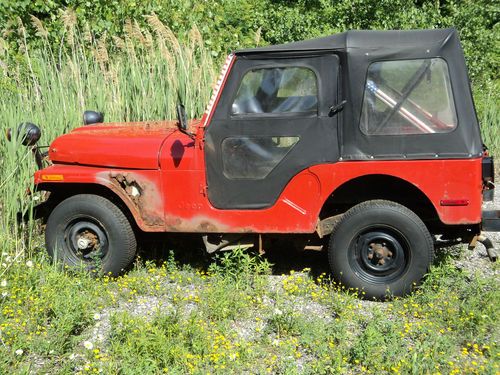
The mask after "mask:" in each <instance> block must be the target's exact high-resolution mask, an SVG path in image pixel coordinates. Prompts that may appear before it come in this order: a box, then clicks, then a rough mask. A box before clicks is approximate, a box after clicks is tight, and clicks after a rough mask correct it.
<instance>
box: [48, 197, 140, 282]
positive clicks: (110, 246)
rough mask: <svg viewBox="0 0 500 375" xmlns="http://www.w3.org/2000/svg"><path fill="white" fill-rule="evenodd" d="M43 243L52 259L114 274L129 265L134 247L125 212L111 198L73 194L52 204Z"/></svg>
mask: <svg viewBox="0 0 500 375" xmlns="http://www.w3.org/2000/svg"><path fill="white" fill-rule="evenodd" d="M45 242H46V245H47V251H48V253H49V255H50V256H51V258H52V259H53V260H54V261H59V262H62V263H63V264H65V265H67V266H69V267H84V268H86V269H88V270H92V271H95V272H98V273H102V274H111V275H113V276H117V275H119V274H120V273H121V272H122V271H123V270H124V269H125V268H127V267H128V266H129V265H130V263H131V262H132V260H133V258H134V256H135V253H136V248H137V242H136V239H135V234H134V231H133V229H132V227H131V225H130V222H129V221H128V219H127V217H126V216H125V215H124V213H123V212H122V211H121V210H120V209H119V208H118V207H117V206H116V205H115V204H114V203H112V202H111V201H110V200H108V199H106V198H104V197H101V196H98V195H92V194H79V195H75V196H72V197H70V198H67V199H65V200H64V201H62V202H61V203H59V204H58V205H57V206H56V207H55V209H54V211H52V213H51V214H50V216H49V219H48V221H47V227H46V229H45Z"/></svg>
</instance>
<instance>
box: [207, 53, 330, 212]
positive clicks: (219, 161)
mask: <svg viewBox="0 0 500 375" xmlns="http://www.w3.org/2000/svg"><path fill="white" fill-rule="evenodd" d="M296 67H299V68H304V69H307V70H308V71H312V72H314V75H315V76H316V85H317V95H311V92H312V90H313V87H312V83H307V82H303V81H302V79H303V77H305V76H307V79H310V74H309V73H307V74H302V73H301V71H300V69H299V70H297V69H295V68H296ZM273 68H276V69H273ZM259 69H262V70H261V71H259ZM248 72H250V74H251V75H252V76H250V78H248V77H249V76H247V78H246V79H247V81H248V82H250V83H248V84H247V83H245V84H244V85H246V86H245V87H243V90H246V91H248V92H245V93H244V95H243V94H241V90H242V88H241V87H242V86H241V83H242V80H245V78H244V77H245V75H246V74H247V73H248ZM302 72H303V71H302ZM301 74H302V75H301ZM314 75H313V76H314ZM269 77H271V78H269ZM252 80H253V81H252ZM264 80H267V81H265V82H264ZM337 81H338V59H337V57H336V56H335V55H323V56H314V57H308V58H303V57H302V58H300V59H276V60H269V59H266V60H255V59H252V60H245V59H238V60H237V61H236V63H235V66H234V67H233V69H232V71H231V73H230V77H229V79H228V84H226V87H225V88H224V91H223V92H222V96H221V99H220V101H219V105H218V106H217V108H216V111H215V113H214V116H213V119H212V121H211V123H210V124H209V126H208V128H207V129H206V138H205V145H206V147H205V156H206V165H207V183H208V197H209V199H210V202H211V203H212V204H213V205H214V206H215V207H217V208H222V209H255V208H265V207H270V206H272V205H273V204H274V203H275V202H276V200H277V198H278V197H279V195H280V194H281V192H282V191H283V189H284V188H285V186H286V185H287V183H288V182H289V181H290V179H292V178H293V176H295V175H296V174H297V173H299V172H300V171H301V170H303V169H305V168H307V167H309V166H311V165H313V164H318V163H324V162H335V161H337V160H338V158H339V149H338V138H337V117H336V116H334V117H328V111H329V108H330V107H331V105H332V103H336V102H337V87H338V86H337V83H338V82H337ZM259 85H260V86H259ZM273 85H274V86H273ZM261 86H262V87H261ZM277 86H279V87H277ZM313 94H314V93H313ZM266 111H267V112H266ZM304 193H307V192H304Z"/></svg>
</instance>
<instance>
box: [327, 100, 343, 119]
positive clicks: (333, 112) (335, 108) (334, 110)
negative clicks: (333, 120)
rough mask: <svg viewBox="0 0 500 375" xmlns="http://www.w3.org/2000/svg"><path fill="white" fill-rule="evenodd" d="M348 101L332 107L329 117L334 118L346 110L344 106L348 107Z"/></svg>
mask: <svg viewBox="0 0 500 375" xmlns="http://www.w3.org/2000/svg"><path fill="white" fill-rule="evenodd" d="M346 103H347V100H342V101H341V102H340V103H339V104H336V105H332V106H331V107H330V111H329V112H328V117H333V116H335V115H336V114H337V113H339V112H340V111H342V110H343V109H344V106H345V105H346Z"/></svg>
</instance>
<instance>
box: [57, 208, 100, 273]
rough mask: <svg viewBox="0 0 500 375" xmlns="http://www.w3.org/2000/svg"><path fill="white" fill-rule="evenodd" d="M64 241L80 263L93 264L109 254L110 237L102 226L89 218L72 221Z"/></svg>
mask: <svg viewBox="0 0 500 375" xmlns="http://www.w3.org/2000/svg"><path fill="white" fill-rule="evenodd" d="M64 241H65V243H66V246H67V247H68V249H69V250H70V252H71V254H72V255H73V256H74V257H76V259H78V260H80V261H84V262H86V263H93V262H95V261H96V260H97V259H102V258H104V257H105V256H106V254H107V252H108V236H107V233H106V230H105V229H104V228H103V227H102V225H101V224H100V223H99V222H97V221H96V220H93V219H92V218H88V217H80V218H77V219H74V220H72V221H71V222H70V223H69V224H68V225H67V226H66V228H65V230H64Z"/></svg>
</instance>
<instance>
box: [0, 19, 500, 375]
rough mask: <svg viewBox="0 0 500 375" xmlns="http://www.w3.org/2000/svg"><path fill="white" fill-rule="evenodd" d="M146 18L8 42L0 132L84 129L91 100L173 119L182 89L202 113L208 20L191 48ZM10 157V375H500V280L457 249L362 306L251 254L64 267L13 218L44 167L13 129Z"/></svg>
mask: <svg viewBox="0 0 500 375" xmlns="http://www.w3.org/2000/svg"><path fill="white" fill-rule="evenodd" d="M149 22H150V26H151V27H150V29H148V30H139V29H138V28H137V27H135V26H133V25H129V26H130V27H129V28H128V29H129V31H128V34H127V37H126V38H125V39H123V40H121V39H113V40H105V39H101V40H94V39H92V36H90V35H87V34H86V33H85V31H84V30H77V29H75V28H74V27H73V26H71V25H69V26H68V30H67V34H66V37H65V42H64V45H63V46H61V49H60V50H53V49H50V48H49V47H48V43H44V44H43V45H44V46H45V47H43V48H41V49H39V50H29V49H27V47H26V46H23V45H21V49H20V51H11V50H5V49H2V47H1V46H0V62H8V64H7V66H4V65H1V64H0V128H1V131H2V133H3V132H4V131H5V130H6V129H7V128H9V127H10V128H16V127H17V124H18V123H19V122H21V121H27V120H29V121H32V122H35V123H37V124H39V125H40V126H41V127H42V130H43V137H42V140H41V141H40V144H42V145H43V144H45V145H46V144H48V143H49V142H50V141H51V140H52V139H54V138H55V137H56V136H58V135H60V134H62V133H64V132H67V131H68V130H70V129H72V128H74V127H76V126H78V125H80V124H81V115H82V113H83V111H84V109H97V110H101V111H103V112H105V115H106V120H110V121H121V120H126V121H133V120H154V119H165V118H173V117H174V116H175V113H174V108H175V105H176V103H177V99H178V94H177V92H180V95H181V96H182V98H183V100H184V102H185V104H186V106H187V110H188V115H189V116H190V117H197V116H200V115H201V114H202V112H203V111H204V109H205V105H206V103H207V102H208V100H209V95H210V91H211V85H212V84H213V83H214V80H215V76H216V74H217V72H216V70H217V69H216V66H217V65H218V62H217V61H214V60H213V58H212V57H211V55H210V54H209V53H207V51H208V50H207V49H205V47H204V43H203V41H202V40H201V38H200V37H199V34H198V33H197V31H196V29H193V31H192V32H191V33H190V35H189V36H188V37H186V38H184V40H186V42H185V43H183V44H182V45H181V44H180V43H179V41H178V40H177V39H176V38H175V36H173V35H172V34H171V33H170V31H169V30H168V29H166V28H165V27H164V26H163V25H161V24H160V23H159V22H158V21H157V20H156V19H155V18H151V19H150V20H149ZM40 31H41V35H43V32H42V31H43V30H40ZM71 35H72V37H71ZM41 38H42V41H43V37H41ZM21 44H22V43H21ZM496 87H497V86H495V85H494V84H490V85H484V86H478V89H476V97H477V98H479V100H478V101H477V105H478V110H479V113H480V119H481V122H482V131H483V135H484V138H485V142H486V143H487V144H488V145H489V146H490V149H491V150H492V151H493V153H495V154H498V152H499V151H500V143H499V142H500V137H499V134H498V117H499V116H498V90H497V89H496ZM0 152H1V154H0V155H2V156H1V158H0V228H1V232H0V373H1V374H3V373H5V374H10V373H21V374H24V373H45V372H50V373H61V374H67V373H92V372H99V371H102V372H103V373H106V374H115V373H121V374H147V373H151V374H158V373H162V372H165V373H167V372H168V373H174V374H175V373H178V374H185V373H195V374H202V373H203V374H206V373H212V374H215V373H273V374H275V373H287V374H294V373H303V374H322V373H323V374H331V373H362V372H366V373H372V374H381V373H382V374H383V373H404V374H406V373H413V374H422V373H429V374H431V373H442V374H445V373H460V374H461V373H478V374H488V373H490V374H495V373H498V371H500V369H499V366H498V363H499V361H498V360H499V350H498V339H499V336H498V333H499V332H498V319H497V316H498V314H499V311H498V310H499V306H498V300H499V295H498V292H497V289H496V288H495V286H496V285H498V276H484V275H481V274H478V275H469V274H468V273H467V271H465V270H458V269H456V268H455V267H454V265H453V260H452V259H453V257H452V256H451V255H449V256H447V257H445V259H444V260H443V261H442V262H441V263H439V264H438V265H436V266H435V267H434V268H433V269H432V271H431V273H430V275H429V277H427V279H426V281H425V283H424V285H423V286H422V288H420V289H419V290H418V291H417V292H416V293H415V294H413V295H412V296H410V297H407V298H405V299H399V300H394V301H392V302H390V303H375V302H361V301H360V300H358V299H357V298H356V296H355V295H354V294H352V293H350V292H349V291H346V290H344V289H342V287H341V286H339V285H336V284H334V283H332V282H331V281H330V280H329V279H328V277H327V276H326V275H321V276H319V277H318V276H313V273H311V272H309V271H308V270H305V271H303V272H302V271H301V272H291V273H287V274H286V275H284V276H279V275H274V274H272V269H273V267H272V265H270V264H269V263H268V262H266V261H265V259H263V258H261V257H258V256H249V255H247V254H245V253H244V252H241V251H236V252H234V253H225V254H224V255H223V256H221V257H220V258H219V259H218V260H217V261H216V262H212V263H207V264H201V265H200V266H196V265H195V264H196V263H197V262H191V263H190V262H188V263H187V264H182V263H180V262H179V259H175V258H170V259H169V260H167V262H165V263H162V264H159V265H154V264H152V263H144V262H141V261H138V263H137V265H136V266H135V267H134V269H133V270H132V271H131V272H130V273H128V274H126V275H125V276H123V277H121V278H118V279H109V278H102V279H94V278H91V277H89V276H88V275H86V274H84V273H78V272H76V273H75V272H69V271H67V270H63V271H61V270H59V269H56V268H55V267H53V266H52V265H51V264H50V263H49V261H48V260H47V257H46V255H45V250H44V248H43V240H42V230H41V228H40V227H39V226H38V224H35V223H29V224H26V225H23V226H18V225H16V224H15V218H16V212H17V211H19V210H23V211H29V210H30V209H31V204H32V202H31V201H30V200H28V199H27V196H26V188H27V187H29V186H30V184H31V176H32V173H33V171H34V170H35V166H34V162H33V158H32V155H31V154H30V152H29V151H28V150H26V148H24V147H21V146H20V145H19V142H18V140H14V141H13V142H6V141H5V139H3V138H2V139H1V140H0ZM462 257H463V255H462ZM487 267H493V268H494V269H495V270H496V271H497V274H498V266H493V265H489V264H488V265H487ZM96 332H97V333H96ZM100 334H102V335H103V337H102V340H100V336H99V335H100Z"/></svg>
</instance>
